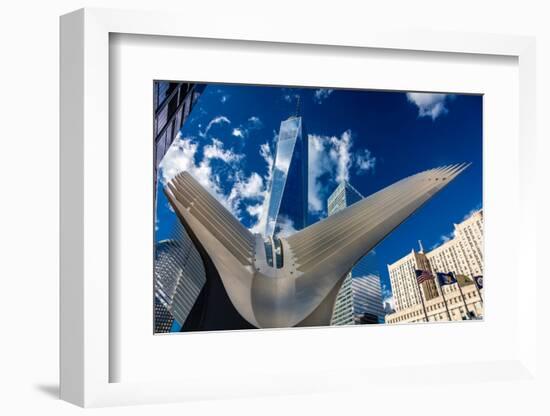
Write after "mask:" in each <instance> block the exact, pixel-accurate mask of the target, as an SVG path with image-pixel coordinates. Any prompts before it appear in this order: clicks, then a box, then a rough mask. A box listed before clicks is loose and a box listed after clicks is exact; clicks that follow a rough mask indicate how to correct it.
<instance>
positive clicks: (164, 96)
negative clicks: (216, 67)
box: [153, 81, 205, 197]
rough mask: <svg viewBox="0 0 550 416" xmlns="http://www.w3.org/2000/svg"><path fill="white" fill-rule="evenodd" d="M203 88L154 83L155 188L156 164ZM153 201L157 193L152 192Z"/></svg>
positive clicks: (190, 84) (197, 85) (190, 85)
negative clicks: (153, 194)
mask: <svg viewBox="0 0 550 416" xmlns="http://www.w3.org/2000/svg"><path fill="white" fill-rule="evenodd" d="M204 87H205V85H204V84H192V83H189V82H168V81H155V82H154V84H153V106H154V115H155V117H154V125H153V129H154V141H153V143H154V147H153V149H154V160H155V167H154V172H153V175H154V177H153V180H154V182H153V183H154V184H155V189H156V184H157V171H158V167H159V164H160V162H161V160H162V158H163V157H164V155H165V154H166V152H167V151H168V148H169V147H170V145H171V144H172V142H173V141H174V138H175V137H176V136H177V134H178V132H179V131H180V129H181V127H182V126H183V123H185V120H187V117H188V116H189V114H190V113H191V109H192V108H193V106H194V105H195V104H196V102H197V100H198V98H199V96H200V94H201V93H202V91H203V90H204ZM155 197H156V192H155Z"/></svg>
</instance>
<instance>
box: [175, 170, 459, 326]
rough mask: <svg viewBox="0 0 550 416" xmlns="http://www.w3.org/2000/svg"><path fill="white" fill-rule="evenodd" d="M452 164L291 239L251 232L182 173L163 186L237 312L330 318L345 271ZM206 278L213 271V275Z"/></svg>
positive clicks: (268, 317) (274, 322) (446, 176)
mask: <svg viewBox="0 0 550 416" xmlns="http://www.w3.org/2000/svg"><path fill="white" fill-rule="evenodd" d="M466 167H467V165H465V164H462V165H453V166H446V167H442V168H437V169H431V170H428V171H425V172H421V173H418V174H416V175H413V176H410V177H408V178H405V179H403V180H401V181H399V182H396V183H395V184H393V185H391V186H388V187H387V188H384V189H382V190H381V191H378V192H377V193H375V194H373V195H371V196H369V197H367V198H365V199H363V200H361V201H359V202H356V203H355V204H353V205H350V206H349V207H347V208H345V209H344V210H342V211H340V212H338V213H336V214H334V215H331V216H330V217H328V218H326V219H325V220H323V221H320V222H318V223H316V224H314V225H311V226H309V227H307V228H305V229H303V230H301V231H299V232H297V233H295V234H293V235H292V236H290V237H288V238H286V239H285V238H280V239H277V238H275V239H272V238H268V239H265V240H264V238H263V237H262V236H261V235H259V234H256V235H253V234H252V233H250V231H248V230H247V229H246V228H245V227H244V226H243V225H242V224H241V223H240V222H239V221H238V220H237V219H236V218H235V217H233V215H232V214H231V213H230V212H229V211H228V210H227V209H225V208H224V207H223V205H222V204H220V203H219V202H218V201H217V200H216V199H215V198H214V197H213V196H212V195H210V193H209V192H208V191H206V190H205V189H204V188H202V186H201V185H200V184H199V183H198V182H197V181H196V180H195V179H193V177H192V176H191V175H190V174H189V173H187V172H183V173H180V174H179V175H177V176H176V177H175V178H174V179H173V180H172V181H170V182H169V183H168V184H167V186H166V188H165V192H166V195H167V196H168V199H169V201H170V203H171V204H172V206H173V208H174V210H175V211H176V213H177V214H178V217H179V218H180V220H181V221H182V223H183V225H184V226H185V228H186V229H187V231H188V232H189V234H190V235H191V236H192V239H193V241H194V242H195V244H196V245H197V246H198V247H197V248H198V249H199V252H200V253H201V255H202V256H203V260H204V261H205V263H207V264H210V265H213V267H208V266H207V269H208V272H207V274H208V273H217V274H219V277H220V279H221V281H222V282H223V286H224V288H225V290H226V292H227V294H228V296H229V298H230V300H231V302H232V304H233V305H234V307H235V308H236V309H237V311H238V312H239V314H240V315H241V316H242V317H243V318H244V319H246V321H248V322H249V323H250V324H251V325H253V326H255V327H258V328H273V327H290V326H314V325H329V324H330V318H331V316H332V311H333V308H334V302H335V299H336V295H337V293H338V290H339V289H340V286H341V284H342V282H343V279H344V278H345V276H346V274H347V273H348V272H349V271H350V270H351V268H352V267H353V266H354V265H355V263H357V262H358V261H359V260H360V259H361V258H362V257H363V256H365V255H366V254H367V253H368V252H369V251H370V250H371V249H372V248H373V247H374V246H376V244H378V243H379V242H380V241H381V240H382V239H383V238H384V237H386V236H387V235H388V234H389V233H391V232H392V231H393V230H394V229H395V228H396V227H397V226H398V225H399V224H401V223H402V222H403V221H405V220H406V219H407V218H408V217H409V216H410V215H411V214H413V213H414V212H415V211H416V210H417V209H418V208H420V207H421V206H422V205H423V204H424V203H425V202H426V201H428V200H429V199H430V198H431V197H432V196H434V195H435V194H436V193H437V192H439V191H440V190H441V189H443V188H444V187H445V186H446V185H447V184H449V183H450V182H451V181H452V180H453V179H454V178H455V177H456V176H457V175H459V174H460V173H461V172H462V171H463V170H464V169H466ZM207 279H208V276H207Z"/></svg>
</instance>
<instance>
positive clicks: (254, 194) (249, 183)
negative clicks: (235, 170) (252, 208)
mask: <svg viewBox="0 0 550 416" xmlns="http://www.w3.org/2000/svg"><path fill="white" fill-rule="evenodd" d="M264 189H265V188H264V180H263V179H262V177H261V176H260V175H258V174H257V173H256V172H252V174H251V175H250V176H249V177H248V178H245V179H242V178H241V177H240V175H237V179H236V180H235V183H234V185H233V188H232V189H231V193H230V194H229V197H228V200H229V202H232V201H234V200H237V199H238V200H242V199H250V198H252V199H257V198H262V197H263V194H264Z"/></svg>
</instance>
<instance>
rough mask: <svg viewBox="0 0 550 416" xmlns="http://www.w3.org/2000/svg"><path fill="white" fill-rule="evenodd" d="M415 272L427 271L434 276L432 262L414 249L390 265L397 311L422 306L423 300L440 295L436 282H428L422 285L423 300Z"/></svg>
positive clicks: (389, 269) (421, 252) (391, 282)
mask: <svg viewBox="0 0 550 416" xmlns="http://www.w3.org/2000/svg"><path fill="white" fill-rule="evenodd" d="M415 270H426V271H428V272H429V273H432V274H433V271H432V268H431V266H430V262H429V261H428V258H427V257H426V254H425V253H424V252H423V251H422V250H421V251H416V250H414V249H413V250H411V252H410V253H409V254H408V255H406V256H405V257H402V258H401V259H399V260H397V261H396V262H395V263H393V264H389V265H388V272H389V274H390V284H391V288H392V294H393V299H394V302H395V310H396V311H400V310H402V309H406V308H409V307H411V306H413V305H420V304H422V299H424V300H429V299H432V298H434V297H437V295H438V292H437V286H436V283H435V281H434V280H426V281H424V282H423V283H421V284H420V288H421V290H422V298H421V297H420V296H421V295H420V290H419V285H418V284H417V283H416V272H415Z"/></svg>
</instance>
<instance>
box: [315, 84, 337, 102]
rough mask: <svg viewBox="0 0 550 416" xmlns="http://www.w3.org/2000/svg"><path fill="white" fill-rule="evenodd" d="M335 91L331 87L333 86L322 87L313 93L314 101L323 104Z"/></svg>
mask: <svg viewBox="0 0 550 416" xmlns="http://www.w3.org/2000/svg"><path fill="white" fill-rule="evenodd" d="M333 92H334V90H333V89H331V88H320V89H318V90H315V92H314V93H313V101H314V102H315V103H317V104H321V103H322V102H323V101H325V100H326V99H327V98H328V97H329V96H330V94H332V93H333Z"/></svg>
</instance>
